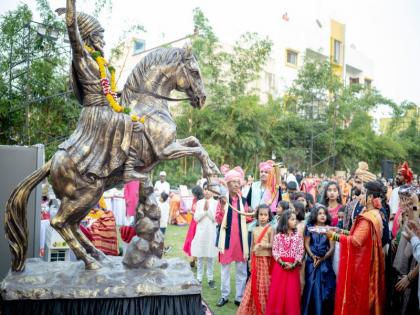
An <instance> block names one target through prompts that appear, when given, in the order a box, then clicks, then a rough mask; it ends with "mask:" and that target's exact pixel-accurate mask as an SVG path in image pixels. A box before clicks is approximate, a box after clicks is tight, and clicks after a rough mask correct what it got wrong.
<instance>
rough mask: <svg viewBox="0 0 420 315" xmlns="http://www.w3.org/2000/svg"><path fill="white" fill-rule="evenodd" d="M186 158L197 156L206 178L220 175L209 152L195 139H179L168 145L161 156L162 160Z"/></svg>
mask: <svg viewBox="0 0 420 315" xmlns="http://www.w3.org/2000/svg"><path fill="white" fill-rule="evenodd" d="M186 156H195V157H196V158H197V159H198V160H199V161H200V163H201V167H202V169H203V173H204V176H205V177H210V176H211V175H213V174H220V171H219V169H218V168H217V166H216V164H215V163H214V162H213V161H212V160H211V159H210V158H209V154H208V153H207V151H206V150H205V149H204V148H203V147H202V146H201V144H200V141H198V139H197V138H195V137H188V138H186V139H179V140H177V141H175V142H173V143H171V144H170V145H168V146H167V147H166V148H165V149H163V151H162V152H161V154H160V155H159V159H160V160H175V159H179V158H182V157H186Z"/></svg>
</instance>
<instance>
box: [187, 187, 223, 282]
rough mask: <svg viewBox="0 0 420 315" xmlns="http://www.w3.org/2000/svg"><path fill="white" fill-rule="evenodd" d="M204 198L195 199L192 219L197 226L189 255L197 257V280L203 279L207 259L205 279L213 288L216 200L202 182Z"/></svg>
mask: <svg viewBox="0 0 420 315" xmlns="http://www.w3.org/2000/svg"><path fill="white" fill-rule="evenodd" d="M203 188H204V199H201V200H199V201H197V204H196V208H195V213H194V220H195V221H196V222H197V228H196V231H195V235H194V238H193V240H192V243H191V255H192V256H193V257H197V280H198V281H200V283H201V282H202V281H203V273H204V264H205V262H206V261H207V281H208V284H209V287H210V288H211V289H215V288H216V287H215V283H214V262H215V257H216V256H217V247H216V209H217V203H218V202H217V201H216V200H214V199H213V194H212V193H211V191H209V190H208V189H207V184H204V187H203Z"/></svg>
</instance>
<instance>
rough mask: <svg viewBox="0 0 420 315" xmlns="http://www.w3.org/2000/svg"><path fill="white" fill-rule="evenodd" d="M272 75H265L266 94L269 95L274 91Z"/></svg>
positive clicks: (267, 73)
mask: <svg viewBox="0 0 420 315" xmlns="http://www.w3.org/2000/svg"><path fill="white" fill-rule="evenodd" d="M274 80H275V78H274V74H273V73H270V72H266V73H265V82H266V84H267V88H268V92H269V93H271V92H272V91H274V87H275V82H274Z"/></svg>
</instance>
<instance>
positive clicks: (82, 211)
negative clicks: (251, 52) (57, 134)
mask: <svg viewBox="0 0 420 315" xmlns="http://www.w3.org/2000/svg"><path fill="white" fill-rule="evenodd" d="M57 12H58V13H59V14H63V13H65V16H66V25H67V29H68V34H69V39H70V43H71V46H72V57H73V58H72V66H71V73H70V77H71V83H72V86H73V90H74V92H75V95H76V97H77V99H78V100H79V102H80V103H81V104H82V105H83V109H82V111H81V115H80V118H79V121H78V125H77V127H76V130H75V131H74V132H73V134H72V135H71V136H70V138H69V139H68V140H67V141H65V142H64V143H62V144H60V146H59V150H58V151H57V152H56V153H55V154H54V156H53V157H52V158H51V160H49V161H48V162H47V163H45V164H44V165H43V166H42V167H41V168H40V169H39V170H37V171H35V172H33V173H32V174H30V175H29V176H28V177H26V178H25V179H24V180H23V181H22V182H21V183H20V184H19V185H18V187H17V188H15V190H14V191H13V192H12V194H11V196H10V198H9V200H8V202H7V205H6V215H5V230H6V237H7V239H8V240H9V246H10V249H11V252H12V270H13V271H21V270H23V269H24V267H25V258H26V251H27V243H28V228H27V222H26V205H27V201H28V197H29V195H30V193H31V191H32V189H33V188H34V187H35V186H36V185H37V184H39V183H40V182H41V181H42V180H43V179H44V178H46V177H47V176H50V181H51V185H52V188H53V190H54V192H55V194H56V196H57V198H59V199H60V200H61V205H60V209H59V211H58V213H57V215H56V216H55V217H54V218H53V219H52V220H51V225H52V226H53V227H54V229H55V230H57V232H58V233H60V235H61V236H62V237H63V239H64V240H65V241H66V242H67V244H68V246H69V247H70V248H71V249H72V250H73V251H74V253H75V255H76V257H77V258H78V259H80V260H83V261H84V263H85V267H86V269H97V268H100V263H99V262H98V261H101V260H102V259H104V258H105V257H106V256H105V255H104V254H103V253H102V252H101V251H100V250H98V249H96V248H95V246H94V245H93V244H92V243H91V242H90V241H89V239H88V238H87V237H86V236H85V235H84V234H83V233H82V232H81V231H80V230H79V224H80V221H81V220H82V219H83V218H84V217H85V216H86V215H87V214H88V213H89V211H90V209H91V208H92V207H94V206H95V205H96V203H97V202H98V201H99V199H100V197H101V196H102V194H103V192H104V191H105V190H107V189H110V188H112V187H114V186H116V185H117V184H120V183H123V182H125V181H129V180H133V179H137V180H140V181H141V189H140V205H139V208H138V212H137V222H136V231H137V236H138V237H135V238H134V239H133V241H132V243H133V242H134V243H135V244H133V245H132V244H130V245H132V246H131V247H132V250H136V248H137V250H139V252H138V253H134V252H130V251H131V249H130V250H129V252H128V253H127V254H126V257H124V262H125V263H126V264H127V265H129V266H131V267H138V266H142V267H150V266H153V265H154V264H155V262H156V261H158V260H159V259H160V258H161V257H162V251H163V236H162V234H161V232H160V230H159V219H160V211H159V208H158V207H157V203H156V200H155V199H154V197H153V188H152V186H151V184H150V182H149V180H148V178H149V174H148V173H149V172H150V171H151V170H152V169H153V168H154V167H155V166H156V165H157V164H158V163H159V162H160V161H163V160H172V159H178V158H181V157H185V156H194V157H196V158H197V159H198V160H199V161H200V163H201V166H202V169H203V174H204V176H206V177H208V178H210V176H211V175H212V174H219V170H218V168H217V166H216V165H215V164H214V163H213V162H212V161H211V160H210V158H209V156H208V153H207V152H206V151H205V150H204V148H203V147H202V146H201V144H200V142H199V141H198V140H197V139H196V138H194V137H188V138H186V139H176V124H175V122H174V120H173V118H172V116H171V114H170V112H169V108H168V103H167V100H172V99H171V98H170V97H169V94H170V92H171V91H172V90H174V89H175V90H177V91H182V92H184V93H186V95H187V96H188V99H189V100H190V104H191V106H193V107H195V108H201V107H202V106H203V105H204V101H205V98H206V96H205V92H204V86H203V82H202V79H201V75H200V70H199V67H198V64H197V61H196V59H195V57H194V56H193V54H192V52H191V49H190V48H184V49H180V48H160V49H157V50H155V51H153V52H151V53H150V54H148V55H147V56H146V57H144V58H143V59H142V60H141V61H140V62H139V64H138V65H137V66H136V67H135V69H134V70H133V72H132V73H131V75H130V76H129V78H128V79H127V83H126V84H125V86H124V89H123V91H122V95H121V99H120V102H121V103H122V105H123V106H124V107H127V108H130V109H131V110H132V113H134V114H136V115H138V117H144V118H145V120H144V123H141V122H139V121H132V119H131V118H130V115H128V114H126V113H124V112H115V111H114V109H113V108H111V106H110V103H109V101H108V99H107V98H106V97H105V95H104V92H103V87H101V84H102V82H101V81H100V77H99V66H98V63H97V62H96V61H95V59H94V57H93V55H91V52H89V51H88V49H89V47H90V49H93V50H95V51H97V52H100V53H102V54H103V48H104V45H105V42H104V40H103V32H104V30H103V28H102V27H101V25H100V24H99V22H98V21H97V20H96V19H95V18H93V17H92V16H89V15H87V14H84V13H81V12H76V5H75V0H67V8H66V9H58V10H57ZM139 253H140V254H139Z"/></svg>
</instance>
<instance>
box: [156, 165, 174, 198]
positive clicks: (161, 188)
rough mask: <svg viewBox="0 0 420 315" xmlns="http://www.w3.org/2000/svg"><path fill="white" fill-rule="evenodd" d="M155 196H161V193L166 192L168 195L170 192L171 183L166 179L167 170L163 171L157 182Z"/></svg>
mask: <svg viewBox="0 0 420 315" xmlns="http://www.w3.org/2000/svg"><path fill="white" fill-rule="evenodd" d="M154 188H155V189H154V190H155V197H156V198H157V199H159V198H160V195H161V194H162V193H163V192H165V193H166V194H167V195H168V196H169V193H170V186H169V183H168V182H167V181H166V172H165V171H162V172H160V174H159V180H158V181H157V182H156V183H155V187H154Z"/></svg>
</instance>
